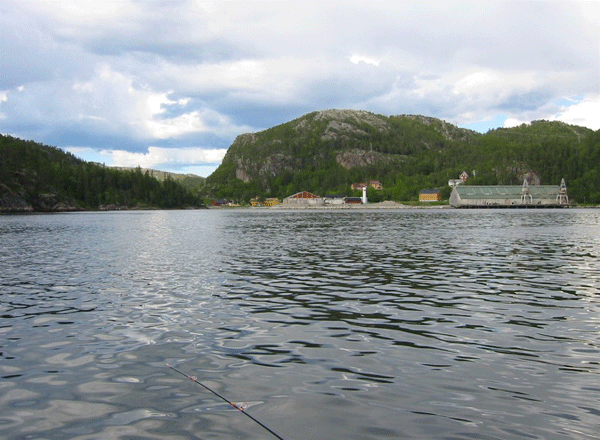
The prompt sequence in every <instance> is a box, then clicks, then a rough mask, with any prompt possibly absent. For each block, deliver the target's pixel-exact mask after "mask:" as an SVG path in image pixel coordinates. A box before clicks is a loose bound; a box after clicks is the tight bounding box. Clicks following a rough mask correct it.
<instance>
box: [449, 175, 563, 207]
mask: <svg viewBox="0 0 600 440" xmlns="http://www.w3.org/2000/svg"><path fill="white" fill-rule="evenodd" d="M450 206H452V207H453V208H559V207H566V206H569V197H568V195H567V186H566V184H565V180H564V179H563V180H562V182H561V184H560V186H554V185H531V186H530V185H529V184H528V183H527V180H524V181H523V185H522V186H519V185H496V186H471V185H457V186H455V187H454V188H453V189H452V193H451V194H450Z"/></svg>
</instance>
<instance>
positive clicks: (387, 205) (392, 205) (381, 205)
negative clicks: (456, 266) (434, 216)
mask: <svg viewBox="0 0 600 440" xmlns="http://www.w3.org/2000/svg"><path fill="white" fill-rule="evenodd" d="M256 209H275V210H277V209H300V210H302V209H309V210H311V209H312V210H343V209H452V207H451V206H450V205H430V206H427V205H404V204H402V203H398V202H393V201H389V200H388V201H384V202H378V203H367V204H365V205H363V204H340V205H291V204H286V205H284V204H283V203H282V204H279V205H275V206H269V207H262V208H256Z"/></svg>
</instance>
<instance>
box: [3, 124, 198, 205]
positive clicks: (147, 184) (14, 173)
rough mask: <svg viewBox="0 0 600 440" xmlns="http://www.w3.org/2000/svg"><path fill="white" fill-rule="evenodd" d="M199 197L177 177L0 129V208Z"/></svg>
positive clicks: (183, 201) (194, 200)
mask: <svg viewBox="0 0 600 440" xmlns="http://www.w3.org/2000/svg"><path fill="white" fill-rule="evenodd" d="M200 203H201V201H200V199H199V197H198V196H197V195H194V194H193V193H192V192H191V191H190V190H189V189H187V188H186V187H184V186H183V185H182V184H181V183H180V182H176V181H175V180H173V179H172V178H170V177H168V176H167V178H165V179H163V180H162V181H159V180H157V179H156V178H154V177H153V176H152V175H151V174H150V173H149V172H142V170H141V169H139V168H137V169H134V170H131V171H125V170H118V169H113V168H109V167H105V166H103V165H100V164H95V163H89V162H85V161H82V160H80V159H77V158H76V157H75V156H73V155H71V154H69V153H65V152H64V151H62V150H60V149H58V148H55V147H49V146H45V145H40V144H38V143H35V142H32V141H24V140H21V139H17V138H14V137H11V136H4V135H0V212H18V211H23V212H28V211H76V210H84V209H124V208H183V207H187V206H190V207H193V206H200Z"/></svg>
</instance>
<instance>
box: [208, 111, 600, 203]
mask: <svg viewBox="0 0 600 440" xmlns="http://www.w3.org/2000/svg"><path fill="white" fill-rule="evenodd" d="M357 115H360V113H357ZM351 116H352V115H351ZM357 117H358V116H357ZM357 117H349V118H347V119H341V120H337V121H335V123H334V124H333V125H332V124H330V123H329V122H330V120H326V119H323V118H320V119H317V118H314V114H309V115H305V116H304V117H302V118H299V119H298V120H295V121H291V122H290V123H286V124H282V125H280V126H277V127H273V128H271V129H268V130H265V131H264V132H260V133H255V134H254V135H252V137H247V138H243V137H241V138H239V139H238V140H236V142H234V144H233V145H232V146H231V147H230V149H229V151H228V153H227V155H226V157H225V158H224V160H223V163H222V165H221V166H220V167H219V168H218V169H217V170H216V171H215V172H214V173H213V174H212V175H211V176H209V178H208V179H207V182H206V183H207V185H206V186H205V189H206V190H208V191H210V194H212V195H214V196H215V197H219V198H231V199H234V200H238V201H242V202H243V201H247V200H249V199H250V198H251V197H255V196H260V197H279V198H283V197H287V196H289V195H291V194H294V193H295V192H298V191H303V190H307V191H311V192H314V193H316V194H321V195H323V194H342V195H359V193H358V192H352V191H351V190H350V185H351V184H352V183H358V182H366V181H369V180H379V181H380V182H381V183H382V185H383V188H384V189H383V190H382V191H373V192H369V200H372V201H374V202H376V201H379V200H396V201H411V200H418V194H419V192H420V191H421V190H422V189H424V188H439V189H440V190H441V191H442V196H443V197H444V198H445V199H447V198H448V197H449V196H450V192H451V188H450V187H449V186H448V180H449V179H457V178H458V176H459V175H460V174H461V173H462V172H463V171H467V172H468V173H469V174H470V175H471V179H470V180H469V182H468V183H469V184H474V185H520V184H522V183H523V180H522V179H523V175H524V174H528V173H533V174H535V175H536V176H537V177H539V179H540V180H541V182H540V183H541V184H543V185H559V184H560V181H561V179H563V178H564V179H565V180H566V182H567V187H568V191H569V195H570V196H571V198H573V199H575V200H576V201H577V202H579V203H594V204H598V203H600V131H596V132H594V131H592V130H589V129H587V128H584V127H578V126H572V125H568V124H564V123H561V122H548V121H534V122H532V123H531V124H523V125H521V126H519V127H514V128H509V129H497V130H492V131H490V132H488V133H486V134H479V133H476V132H473V131H470V130H464V129H460V128H458V127H456V126H453V125H452V124H448V123H445V122H444V121H441V120H439V119H434V118H427V117H422V116H416V117H414V116H411V117H407V116H392V117H385V116H380V115H370V121H369V120H365V121H358V122H357V120H356V119H357ZM375 117H379V118H380V120H381V124H379V123H373V122H372V121H373V118H375ZM332 126H334V127H339V129H338V130H337V132H336V133H334V135H330V136H328V135H327V133H328V132H327V129H328V128H327V127H332ZM358 150H359V151H362V152H364V154H365V155H371V156H372V157H376V160H372V161H371V163H367V164H364V163H363V164H360V165H358V166H352V167H350V168H347V167H343V166H341V165H340V163H339V161H338V160H337V156H338V154H340V152H348V151H358ZM277 161H279V166H277V163H278V162H277ZM240 164H243V166H245V167H246V168H245V171H246V174H247V175H248V177H249V178H250V180H249V182H246V183H245V182H243V181H242V180H240V179H238V178H236V172H237V170H238V168H239V167H240ZM473 171H475V173H473Z"/></svg>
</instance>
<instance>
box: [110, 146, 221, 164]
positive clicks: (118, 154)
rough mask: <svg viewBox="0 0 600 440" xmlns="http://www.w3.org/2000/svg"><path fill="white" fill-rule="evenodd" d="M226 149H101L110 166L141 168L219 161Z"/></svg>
mask: <svg viewBox="0 0 600 440" xmlns="http://www.w3.org/2000/svg"><path fill="white" fill-rule="evenodd" d="M226 152H227V150H226V149H202V148H159V147H148V152H147V153H135V152H130V151H125V150H103V151H101V152H100V154H102V155H103V156H107V157H110V159H111V160H110V162H109V163H110V164H111V165H112V166H120V167H137V166H140V167H142V168H157V167H158V168H161V167H162V168H164V166H171V167H174V166H176V165H180V164H187V165H203V164H216V163H220V162H221V161H222V160H223V157H224V156H225V153H226Z"/></svg>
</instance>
